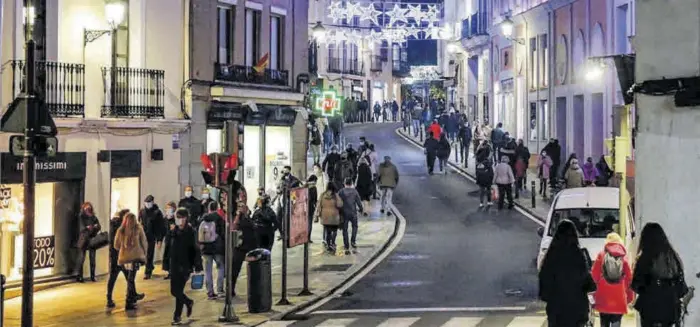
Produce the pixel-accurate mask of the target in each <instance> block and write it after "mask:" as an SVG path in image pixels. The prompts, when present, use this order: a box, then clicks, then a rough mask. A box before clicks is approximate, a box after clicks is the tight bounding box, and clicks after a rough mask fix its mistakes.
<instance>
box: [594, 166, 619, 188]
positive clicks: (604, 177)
mask: <svg viewBox="0 0 700 327" xmlns="http://www.w3.org/2000/svg"><path fill="white" fill-rule="evenodd" d="M595 167H596V169H597V170H598V178H597V179H596V181H595V185H596V186H608V185H609V184H610V178H611V177H613V175H614V174H615V173H614V172H613V171H612V170H611V169H610V167H608V163H606V162H605V161H599V162H598V163H597V164H596V165H595Z"/></svg>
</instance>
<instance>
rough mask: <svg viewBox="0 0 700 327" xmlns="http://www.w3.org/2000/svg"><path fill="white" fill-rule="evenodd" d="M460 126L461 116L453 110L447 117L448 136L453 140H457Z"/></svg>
mask: <svg viewBox="0 0 700 327" xmlns="http://www.w3.org/2000/svg"><path fill="white" fill-rule="evenodd" d="M459 127H460V126H459V116H458V115H457V114H456V113H454V112H451V113H450V114H449V116H448V118H447V137H448V138H449V139H450V141H451V142H454V141H456V139H457V132H459Z"/></svg>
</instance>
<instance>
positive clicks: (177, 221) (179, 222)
mask: <svg viewBox="0 0 700 327" xmlns="http://www.w3.org/2000/svg"><path fill="white" fill-rule="evenodd" d="M184 223H185V218H175V224H176V225H177V226H178V227H179V226H182V224H184Z"/></svg>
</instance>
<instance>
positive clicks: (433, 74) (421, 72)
mask: <svg viewBox="0 0 700 327" xmlns="http://www.w3.org/2000/svg"><path fill="white" fill-rule="evenodd" d="M441 77H442V76H441V75H440V73H439V72H438V66H411V78H412V79H413V81H435V80H439V79H440V78H441Z"/></svg>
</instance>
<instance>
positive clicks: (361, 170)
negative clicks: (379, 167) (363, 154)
mask: <svg viewBox="0 0 700 327" xmlns="http://www.w3.org/2000/svg"><path fill="white" fill-rule="evenodd" d="M372 179H373V178H372V169H371V168H370V165H369V163H368V162H367V159H365V158H360V162H359V164H358V165H357V180H356V181H355V188H356V189H357V192H358V193H359V194H360V199H361V200H362V205H363V207H364V208H365V212H364V213H363V214H364V215H365V216H368V213H367V210H369V200H370V199H371V198H372V194H374V191H375V190H376V187H374V183H373V181H372Z"/></svg>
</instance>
